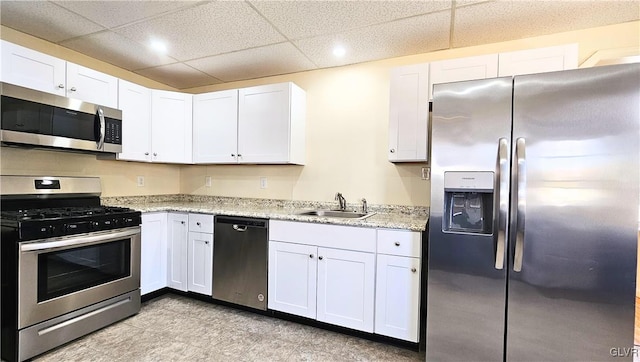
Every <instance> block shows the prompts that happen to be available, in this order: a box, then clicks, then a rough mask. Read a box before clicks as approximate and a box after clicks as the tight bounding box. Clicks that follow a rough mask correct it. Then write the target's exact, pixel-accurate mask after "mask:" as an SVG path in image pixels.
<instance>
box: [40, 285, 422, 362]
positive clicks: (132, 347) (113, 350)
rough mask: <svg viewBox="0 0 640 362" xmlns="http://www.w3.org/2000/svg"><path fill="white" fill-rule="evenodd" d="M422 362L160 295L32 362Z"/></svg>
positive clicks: (407, 354) (393, 350) (378, 346)
mask: <svg viewBox="0 0 640 362" xmlns="http://www.w3.org/2000/svg"><path fill="white" fill-rule="evenodd" d="M423 360H424V355H423V354H421V353H419V352H416V351H411V350H407V349H403V348H399V347H394V346H389V345H386V344H383V343H377V342H373V341H369V340H366V339H361V338H357V337H353V336H347V335H343V334H340V333H335V332H330V331H326V330H323V329H319V328H315V327H310V326H306V325H301V324H298V323H294V322H289V321H284V320H280V319H277V318H272V317H268V316H263V315H259V314H255V313H251V312H247V311H242V310H237V309H233V308H229V307H226V306H221V305H216V304H211V303H206V302H203V301H199V300H194V299H190V298H187V297H183V296H178V295H174V294H166V295H163V296H161V297H159V298H156V299H153V300H151V301H148V302H146V303H144V304H143V305H142V310H141V311H140V313H139V314H137V315H135V316H133V317H131V318H128V319H126V320H124V321H121V322H119V323H116V324H114V325H112V326H109V327H107V328H104V329H102V330H100V331H97V332H94V333H92V334H90V335H88V336H85V337H83V338H81V339H78V340H76V341H74V342H71V343H69V344H67V345H65V346H62V347H60V348H58V349H55V350H53V351H50V352H49V353H46V354H43V355H41V356H40V357H38V358H36V359H35V361H39V362H40V361H41V362H45V361H47V362H49V361H51V362H54V361H55V362H58V361H123V362H124V361H423Z"/></svg>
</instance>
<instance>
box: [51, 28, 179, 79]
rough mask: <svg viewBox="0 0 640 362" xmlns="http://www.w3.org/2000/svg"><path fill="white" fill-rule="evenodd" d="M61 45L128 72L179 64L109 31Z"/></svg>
mask: <svg viewBox="0 0 640 362" xmlns="http://www.w3.org/2000/svg"><path fill="white" fill-rule="evenodd" d="M60 45H62V46H63V47H67V48H69V49H73V50H75V51H77V52H80V53H83V54H91V56H92V57H93V58H96V59H100V60H102V61H104V62H107V63H110V64H113V65H115V66H118V67H121V68H124V69H127V70H135V69H142V68H150V67H155V66H158V65H164V64H171V63H176V62H177V60H176V59H173V58H171V57H168V56H166V55H163V54H159V53H157V52H154V51H152V50H151V49H149V48H148V47H146V46H144V45H141V44H138V43H136V42H134V41H133V40H129V39H127V38H125V37H123V36H121V35H119V34H116V33H114V32H111V31H108V30H107V31H103V32H100V33H95V34H91V35H86V36H83V37H79V38H74V39H71V40H68V41H64V42H62V43H60Z"/></svg>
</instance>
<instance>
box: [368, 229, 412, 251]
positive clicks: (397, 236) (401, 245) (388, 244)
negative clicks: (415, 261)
mask: <svg viewBox="0 0 640 362" xmlns="http://www.w3.org/2000/svg"><path fill="white" fill-rule="evenodd" d="M421 236H422V235H421V234H420V233H419V232H416V231H406V230H383V229H378V254H388V255H398V256H411V257H414V258H419V257H420V247H421V245H422V237H421Z"/></svg>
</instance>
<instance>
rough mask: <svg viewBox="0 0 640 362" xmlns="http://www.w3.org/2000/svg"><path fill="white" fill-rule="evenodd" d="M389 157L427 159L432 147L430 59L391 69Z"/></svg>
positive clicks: (395, 159) (392, 160)
mask: <svg viewBox="0 0 640 362" xmlns="http://www.w3.org/2000/svg"><path fill="white" fill-rule="evenodd" d="M390 83H391V84H390V92H389V150H388V155H389V161H391V162H426V161H428V150H429V132H428V124H429V95H428V94H429V63H423V64H415V65H408V66H403V67H397V68H393V69H392V70H391V82H390Z"/></svg>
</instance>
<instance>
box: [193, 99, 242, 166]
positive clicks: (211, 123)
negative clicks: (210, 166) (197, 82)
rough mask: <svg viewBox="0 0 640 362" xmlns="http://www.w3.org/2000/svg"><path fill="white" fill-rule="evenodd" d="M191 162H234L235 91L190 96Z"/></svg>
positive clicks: (235, 157) (236, 139) (236, 149)
mask: <svg viewBox="0 0 640 362" xmlns="http://www.w3.org/2000/svg"><path fill="white" fill-rule="evenodd" d="M193 162H194V163H237V162H238V90H237V89H232V90H226V91H220V92H212V93H205V94H197V95H194V96H193Z"/></svg>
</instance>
